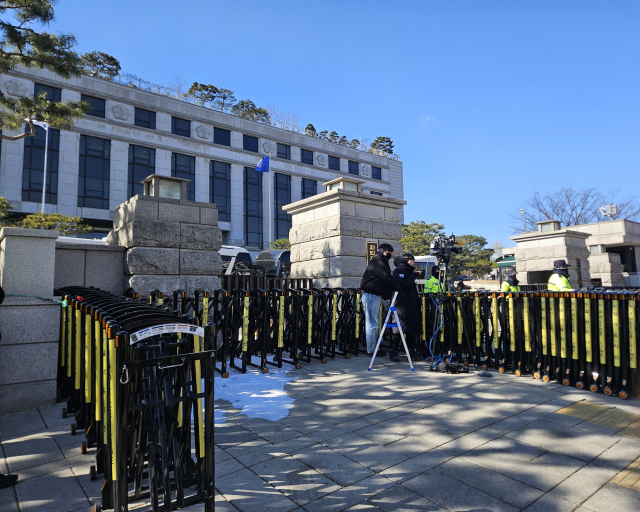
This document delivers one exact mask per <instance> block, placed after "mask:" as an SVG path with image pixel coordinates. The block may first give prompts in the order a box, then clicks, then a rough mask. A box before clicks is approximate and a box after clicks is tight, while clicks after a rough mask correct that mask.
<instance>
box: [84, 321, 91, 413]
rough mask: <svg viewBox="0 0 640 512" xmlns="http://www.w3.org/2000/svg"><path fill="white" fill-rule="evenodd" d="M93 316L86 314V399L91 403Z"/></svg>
mask: <svg viewBox="0 0 640 512" xmlns="http://www.w3.org/2000/svg"><path fill="white" fill-rule="evenodd" d="M91 332H92V329H91V316H90V315H88V314H85V315H84V399H85V401H86V403H88V404H89V403H91Z"/></svg>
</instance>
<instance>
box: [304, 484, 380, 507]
mask: <svg viewBox="0 0 640 512" xmlns="http://www.w3.org/2000/svg"><path fill="white" fill-rule="evenodd" d="M391 486H393V482H391V481H390V480H388V479H386V478H384V477H382V476H379V475H373V476H370V477H369V478H365V479H364V480H361V481H360V482H358V483H355V484H352V485H349V486H347V487H343V488H342V489H339V490H337V491H335V492H333V493H331V494H328V495H327V496H324V497H323V498H321V499H319V500H316V501H314V502H312V503H308V504H307V505H305V509H306V510H308V511H309V512H325V511H326V512H331V511H338V510H344V509H345V508H347V507H352V506H353V505H354V504H356V503H362V502H363V501H364V500H367V499H370V498H371V497H372V496H374V495H375V494H377V493H379V492H380V491H383V490H384V489H388V488H389V487H391ZM348 510H352V509H351V508H348ZM353 510H370V509H355V508H353ZM374 510H377V509H375V508H374Z"/></svg>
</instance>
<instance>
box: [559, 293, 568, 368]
mask: <svg viewBox="0 0 640 512" xmlns="http://www.w3.org/2000/svg"><path fill="white" fill-rule="evenodd" d="M558 314H559V316H560V357H561V358H562V359H565V358H566V357H567V330H566V325H565V322H566V320H567V319H566V315H565V311H564V297H560V300H559V301H558Z"/></svg>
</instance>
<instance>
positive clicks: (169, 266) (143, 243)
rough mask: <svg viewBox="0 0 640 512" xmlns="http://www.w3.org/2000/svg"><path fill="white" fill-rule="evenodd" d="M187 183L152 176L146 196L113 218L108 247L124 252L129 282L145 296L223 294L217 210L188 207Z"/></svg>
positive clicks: (195, 205) (205, 206)
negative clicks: (200, 292) (219, 291)
mask: <svg viewBox="0 0 640 512" xmlns="http://www.w3.org/2000/svg"><path fill="white" fill-rule="evenodd" d="M188 181H189V180H183V179H180V178H171V177H168V176H159V175H156V174H153V175H151V176H149V177H147V178H146V179H145V180H143V183H144V185H145V193H144V195H136V196H134V197H132V198H131V199H129V200H128V201H126V202H124V203H122V204H121V205H120V206H118V207H117V208H116V211H115V212H114V214H113V231H111V232H110V233H109V235H108V236H107V244H108V245H119V246H122V247H125V249H126V252H125V256H124V273H125V282H128V286H130V287H131V288H133V289H134V290H135V291H137V292H138V293H140V294H142V295H148V294H149V292H150V291H151V290H155V289H157V290H160V291H162V292H164V293H171V292H173V290H177V289H181V290H185V291H187V292H190V293H191V292H193V291H194V290H197V289H203V290H207V291H213V290H216V289H218V288H220V277H219V276H220V273H221V271H222V260H221V258H220V253H219V252H218V251H219V250H220V246H221V244H222V232H221V230H220V228H219V227H218V210H217V208H216V205H215V204H210V203H199V202H195V201H187V200H186V199H185V197H186V190H187V188H186V184H187V182H188Z"/></svg>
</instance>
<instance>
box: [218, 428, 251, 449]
mask: <svg viewBox="0 0 640 512" xmlns="http://www.w3.org/2000/svg"><path fill="white" fill-rule="evenodd" d="M215 438H216V444H217V445H218V446H219V447H220V448H223V449H225V450H226V449H227V448H230V447H232V446H235V445H238V444H242V443H248V442H249V441H256V440H258V439H259V437H258V436H257V435H256V434H254V433H253V432H251V431H250V430H247V429H245V428H242V427H241V426H239V425H233V424H229V425H226V424H224V423H223V424H222V425H221V426H219V425H216V427H215Z"/></svg>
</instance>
